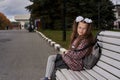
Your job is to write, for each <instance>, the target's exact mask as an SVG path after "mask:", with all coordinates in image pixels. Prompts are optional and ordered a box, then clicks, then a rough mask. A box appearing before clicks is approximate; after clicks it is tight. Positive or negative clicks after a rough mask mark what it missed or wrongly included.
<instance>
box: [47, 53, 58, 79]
mask: <svg viewBox="0 0 120 80" xmlns="http://www.w3.org/2000/svg"><path fill="white" fill-rule="evenodd" d="M56 56H57V55H50V56H49V57H48V61H47V67H46V74H45V77H47V78H48V79H50V77H51V75H52V72H53V70H54V67H55V60H56Z"/></svg>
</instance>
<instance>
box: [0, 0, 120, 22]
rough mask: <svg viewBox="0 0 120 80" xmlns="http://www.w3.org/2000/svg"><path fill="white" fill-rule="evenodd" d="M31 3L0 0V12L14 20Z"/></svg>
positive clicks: (116, 0) (27, 1)
mask: <svg viewBox="0 0 120 80" xmlns="http://www.w3.org/2000/svg"><path fill="white" fill-rule="evenodd" d="M111 1H112V2H113V3H114V4H116V3H117V4H120V0H111ZM30 4H32V3H31V2H30V1H29V0H0V12H2V13H3V14H4V15H5V16H7V18H9V19H10V20H11V21H14V16H15V15H20V14H28V13H29V12H28V11H27V10H26V9H25V7H26V6H28V5H30Z"/></svg>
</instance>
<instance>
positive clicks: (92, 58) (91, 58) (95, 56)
mask: <svg viewBox="0 0 120 80" xmlns="http://www.w3.org/2000/svg"><path fill="white" fill-rule="evenodd" d="M99 33H100V32H99ZM99 33H97V35H98V34H99ZM97 35H96V38H95V42H93V43H91V44H88V45H86V46H85V47H83V48H82V49H78V50H74V51H76V52H78V51H82V50H85V49H87V48H89V47H91V46H93V50H92V53H91V54H89V55H86V56H85V57H84V58H83V65H84V69H92V68H93V67H94V66H95V65H96V63H97V62H98V60H99V58H100V56H101V47H100V45H99V44H98V42H97V41H98V39H97Z"/></svg>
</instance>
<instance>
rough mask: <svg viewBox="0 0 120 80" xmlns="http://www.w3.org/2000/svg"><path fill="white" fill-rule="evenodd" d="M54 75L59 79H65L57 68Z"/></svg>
mask: <svg viewBox="0 0 120 80" xmlns="http://www.w3.org/2000/svg"><path fill="white" fill-rule="evenodd" d="M56 75H57V79H59V80H67V79H66V78H65V77H64V75H63V74H62V73H61V72H60V71H59V70H57V71H56Z"/></svg>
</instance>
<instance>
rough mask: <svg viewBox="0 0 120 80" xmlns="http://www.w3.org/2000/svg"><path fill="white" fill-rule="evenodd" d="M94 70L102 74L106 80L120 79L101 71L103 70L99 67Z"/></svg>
mask: <svg viewBox="0 0 120 80" xmlns="http://www.w3.org/2000/svg"><path fill="white" fill-rule="evenodd" d="M93 70H95V71H96V72H98V73H99V74H101V75H102V76H104V77H106V78H107V79H109V80H119V78H117V77H115V76H113V75H112V74H110V73H108V72H106V71H104V70H103V69H101V68H99V67H97V66H95V67H94V68H93Z"/></svg>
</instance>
